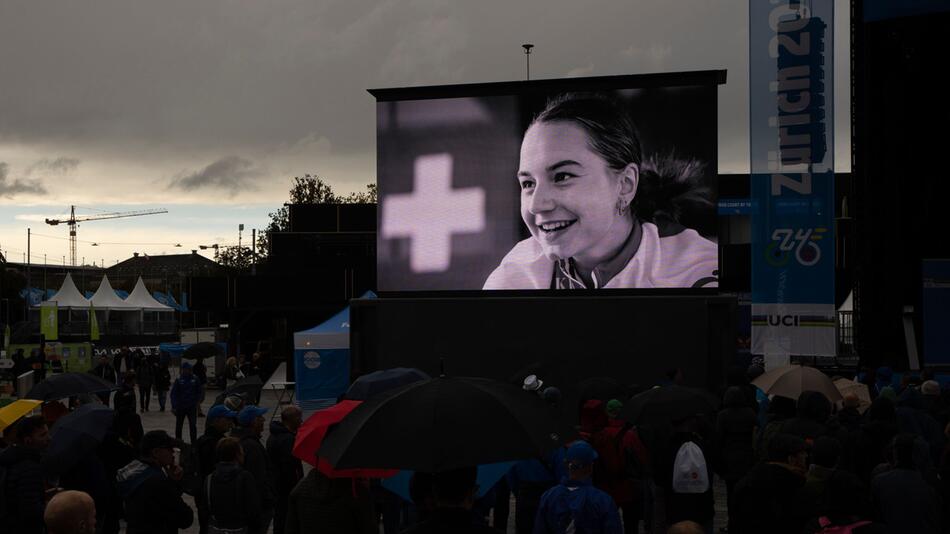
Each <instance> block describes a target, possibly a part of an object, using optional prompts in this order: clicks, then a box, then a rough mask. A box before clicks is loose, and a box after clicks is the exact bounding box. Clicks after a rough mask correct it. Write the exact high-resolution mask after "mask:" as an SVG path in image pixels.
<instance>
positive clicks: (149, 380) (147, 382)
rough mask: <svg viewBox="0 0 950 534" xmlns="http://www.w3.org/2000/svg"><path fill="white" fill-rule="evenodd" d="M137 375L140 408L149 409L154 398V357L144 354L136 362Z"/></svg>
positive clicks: (141, 409)
mask: <svg viewBox="0 0 950 534" xmlns="http://www.w3.org/2000/svg"><path fill="white" fill-rule="evenodd" d="M135 377H136V380H137V382H138V385H139V410H140V411H143V412H147V411H148V407H149V404H150V403H151V400H152V384H153V383H154V382H155V371H154V366H153V364H152V358H151V357H147V356H142V357H140V358H139V359H138V361H137V363H136V364H135Z"/></svg>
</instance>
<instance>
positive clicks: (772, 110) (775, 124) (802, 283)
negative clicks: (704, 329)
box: [749, 0, 836, 357]
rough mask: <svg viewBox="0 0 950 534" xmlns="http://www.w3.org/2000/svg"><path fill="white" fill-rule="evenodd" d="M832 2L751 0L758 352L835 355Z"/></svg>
mask: <svg viewBox="0 0 950 534" xmlns="http://www.w3.org/2000/svg"><path fill="white" fill-rule="evenodd" d="M833 21H834V2H833V0H816V1H813V2H794V1H788V0H750V2H749V69H750V70H749V98H750V109H749V120H750V126H749V134H750V151H751V161H750V163H751V174H752V187H751V193H752V201H753V207H754V209H753V214H752V258H753V259H752V352H753V353H754V354H761V355H765V356H766V357H769V356H774V357H786V356H789V355H812V356H834V354H835V348H836V335H835V324H836V314H835V292H834V275H835V272H834V268H835V267H834V266H835V258H834V251H835V247H834V208H835V206H834V151H833V146H834V143H833V140H834V124H833V118H834V112H833V109H832V105H833V99H834V91H833V72H832V68H833V64H834V62H833V56H832V51H833V50H834V42H833V30H834V23H833Z"/></svg>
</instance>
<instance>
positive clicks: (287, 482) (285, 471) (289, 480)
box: [267, 421, 303, 499]
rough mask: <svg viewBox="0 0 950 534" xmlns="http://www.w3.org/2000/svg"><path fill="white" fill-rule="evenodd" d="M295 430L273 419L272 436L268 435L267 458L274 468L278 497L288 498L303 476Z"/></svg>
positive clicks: (275, 487)
mask: <svg viewBox="0 0 950 534" xmlns="http://www.w3.org/2000/svg"><path fill="white" fill-rule="evenodd" d="M296 437H297V434H296V433H295V432H291V431H290V430H288V429H287V427H286V426H284V425H283V423H280V422H279V421H272V422H271V424H270V436H268V437H267V458H268V459H269V460H270V465H271V467H272V468H273V470H274V491H276V493H277V497H278V498H283V499H286V498H287V496H288V495H290V491H291V490H292V489H294V486H296V485H297V482H300V479H301V478H303V464H301V463H300V459H299V458H297V457H296V456H294V454H293V449H294V439H295V438H296Z"/></svg>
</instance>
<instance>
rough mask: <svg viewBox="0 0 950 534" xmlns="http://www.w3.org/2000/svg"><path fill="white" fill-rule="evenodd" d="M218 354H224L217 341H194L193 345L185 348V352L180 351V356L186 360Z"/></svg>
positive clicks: (212, 356) (211, 356)
mask: <svg viewBox="0 0 950 534" xmlns="http://www.w3.org/2000/svg"><path fill="white" fill-rule="evenodd" d="M219 354H224V349H222V348H221V347H220V346H219V345H218V344H217V343H211V342H209V341H202V342H201V343H195V344H194V345H192V346H190V347H188V348H187V349H185V352H183V353H182V355H181V357H182V358H185V359H187V360H201V359H204V358H214V357H215V356H217V355H219Z"/></svg>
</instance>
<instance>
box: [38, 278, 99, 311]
mask: <svg viewBox="0 0 950 534" xmlns="http://www.w3.org/2000/svg"><path fill="white" fill-rule="evenodd" d="M53 303H56V306H57V307H58V308H59V309H61V310H64V309H82V310H88V309H89V299H87V298H86V297H84V296H82V293H80V292H79V289H77V288H76V284H75V283H74V282H73V277H72V276H70V275H69V273H66V278H65V279H64V280H63V285H62V286H60V288H59V291H57V292H56V294H55V295H53V296H52V297H50V299H49V300H46V301H43V302H42V303H41V304H40V305H46V304H53Z"/></svg>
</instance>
